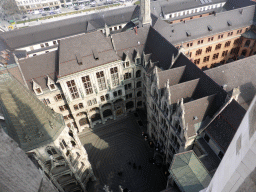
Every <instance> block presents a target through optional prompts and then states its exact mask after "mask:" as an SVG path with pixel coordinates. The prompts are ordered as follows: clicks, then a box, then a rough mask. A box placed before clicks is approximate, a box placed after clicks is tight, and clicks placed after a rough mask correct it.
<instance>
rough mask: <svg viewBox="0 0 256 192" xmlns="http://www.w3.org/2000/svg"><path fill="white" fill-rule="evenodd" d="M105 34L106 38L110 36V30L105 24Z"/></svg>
mask: <svg viewBox="0 0 256 192" xmlns="http://www.w3.org/2000/svg"><path fill="white" fill-rule="evenodd" d="M105 33H106V37H108V36H109V35H110V29H109V28H108V25H107V23H105Z"/></svg>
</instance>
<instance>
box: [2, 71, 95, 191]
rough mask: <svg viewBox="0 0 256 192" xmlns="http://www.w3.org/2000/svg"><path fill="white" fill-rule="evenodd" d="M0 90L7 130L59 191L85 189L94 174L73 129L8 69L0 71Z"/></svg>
mask: <svg viewBox="0 0 256 192" xmlns="http://www.w3.org/2000/svg"><path fill="white" fill-rule="evenodd" d="M0 93H1V94H0V106H1V108H2V110H3V113H4V118H5V122H6V125H7V126H6V127H7V128H6V132H7V134H8V135H9V136H10V137H11V138H12V139H14V140H15V141H16V142H17V143H18V145H19V146H20V148H21V149H23V150H24V151H25V152H26V154H27V155H28V156H29V158H30V159H31V160H32V161H33V162H34V163H35V164H36V165H37V166H38V167H39V168H41V169H42V170H43V171H44V172H45V174H46V175H47V176H48V177H49V178H50V180H51V181H52V183H53V184H54V185H55V186H56V187H57V188H58V190H59V191H63V192H64V191H86V183H87V182H88V181H89V179H92V180H94V179H95V177H94V174H93V171H92V168H91V164H90V163H89V160H88V155H87V153H86V151H85V149H84V147H83V146H82V144H81V143H80V140H79V138H78V136H77V132H76V130H75V129H73V128H72V127H70V128H69V127H67V126H66V125H65V123H64V119H63V117H62V115H60V114H57V113H55V112H54V111H52V110H51V109H50V108H48V107H47V106H45V105H44V104H43V103H42V102H41V101H39V100H38V99H37V98H36V96H35V95H33V94H32V93H31V92H30V91H29V90H28V89H26V88H25V87H24V86H23V85H22V84H21V83H19V82H18V81H17V80H16V79H15V78H14V77H12V76H11V75H10V74H8V73H7V74H2V75H0Z"/></svg>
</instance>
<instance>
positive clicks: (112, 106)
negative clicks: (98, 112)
mask: <svg viewBox="0 0 256 192" xmlns="http://www.w3.org/2000/svg"><path fill="white" fill-rule="evenodd" d="M111 110H112V114H113V118H114V120H116V112H115V107H114V103H113V102H111Z"/></svg>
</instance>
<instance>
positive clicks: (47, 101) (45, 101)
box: [42, 99, 51, 105]
mask: <svg viewBox="0 0 256 192" xmlns="http://www.w3.org/2000/svg"><path fill="white" fill-rule="evenodd" d="M42 102H43V103H44V104H45V105H48V104H51V102H50V100H49V99H43V100H42Z"/></svg>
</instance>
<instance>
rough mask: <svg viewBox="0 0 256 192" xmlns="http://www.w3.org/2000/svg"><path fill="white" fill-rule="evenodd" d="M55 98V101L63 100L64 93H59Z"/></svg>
mask: <svg viewBox="0 0 256 192" xmlns="http://www.w3.org/2000/svg"><path fill="white" fill-rule="evenodd" d="M54 98H55V101H61V100H62V99H63V95H62V94H58V95H56V96H55V97H54Z"/></svg>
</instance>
